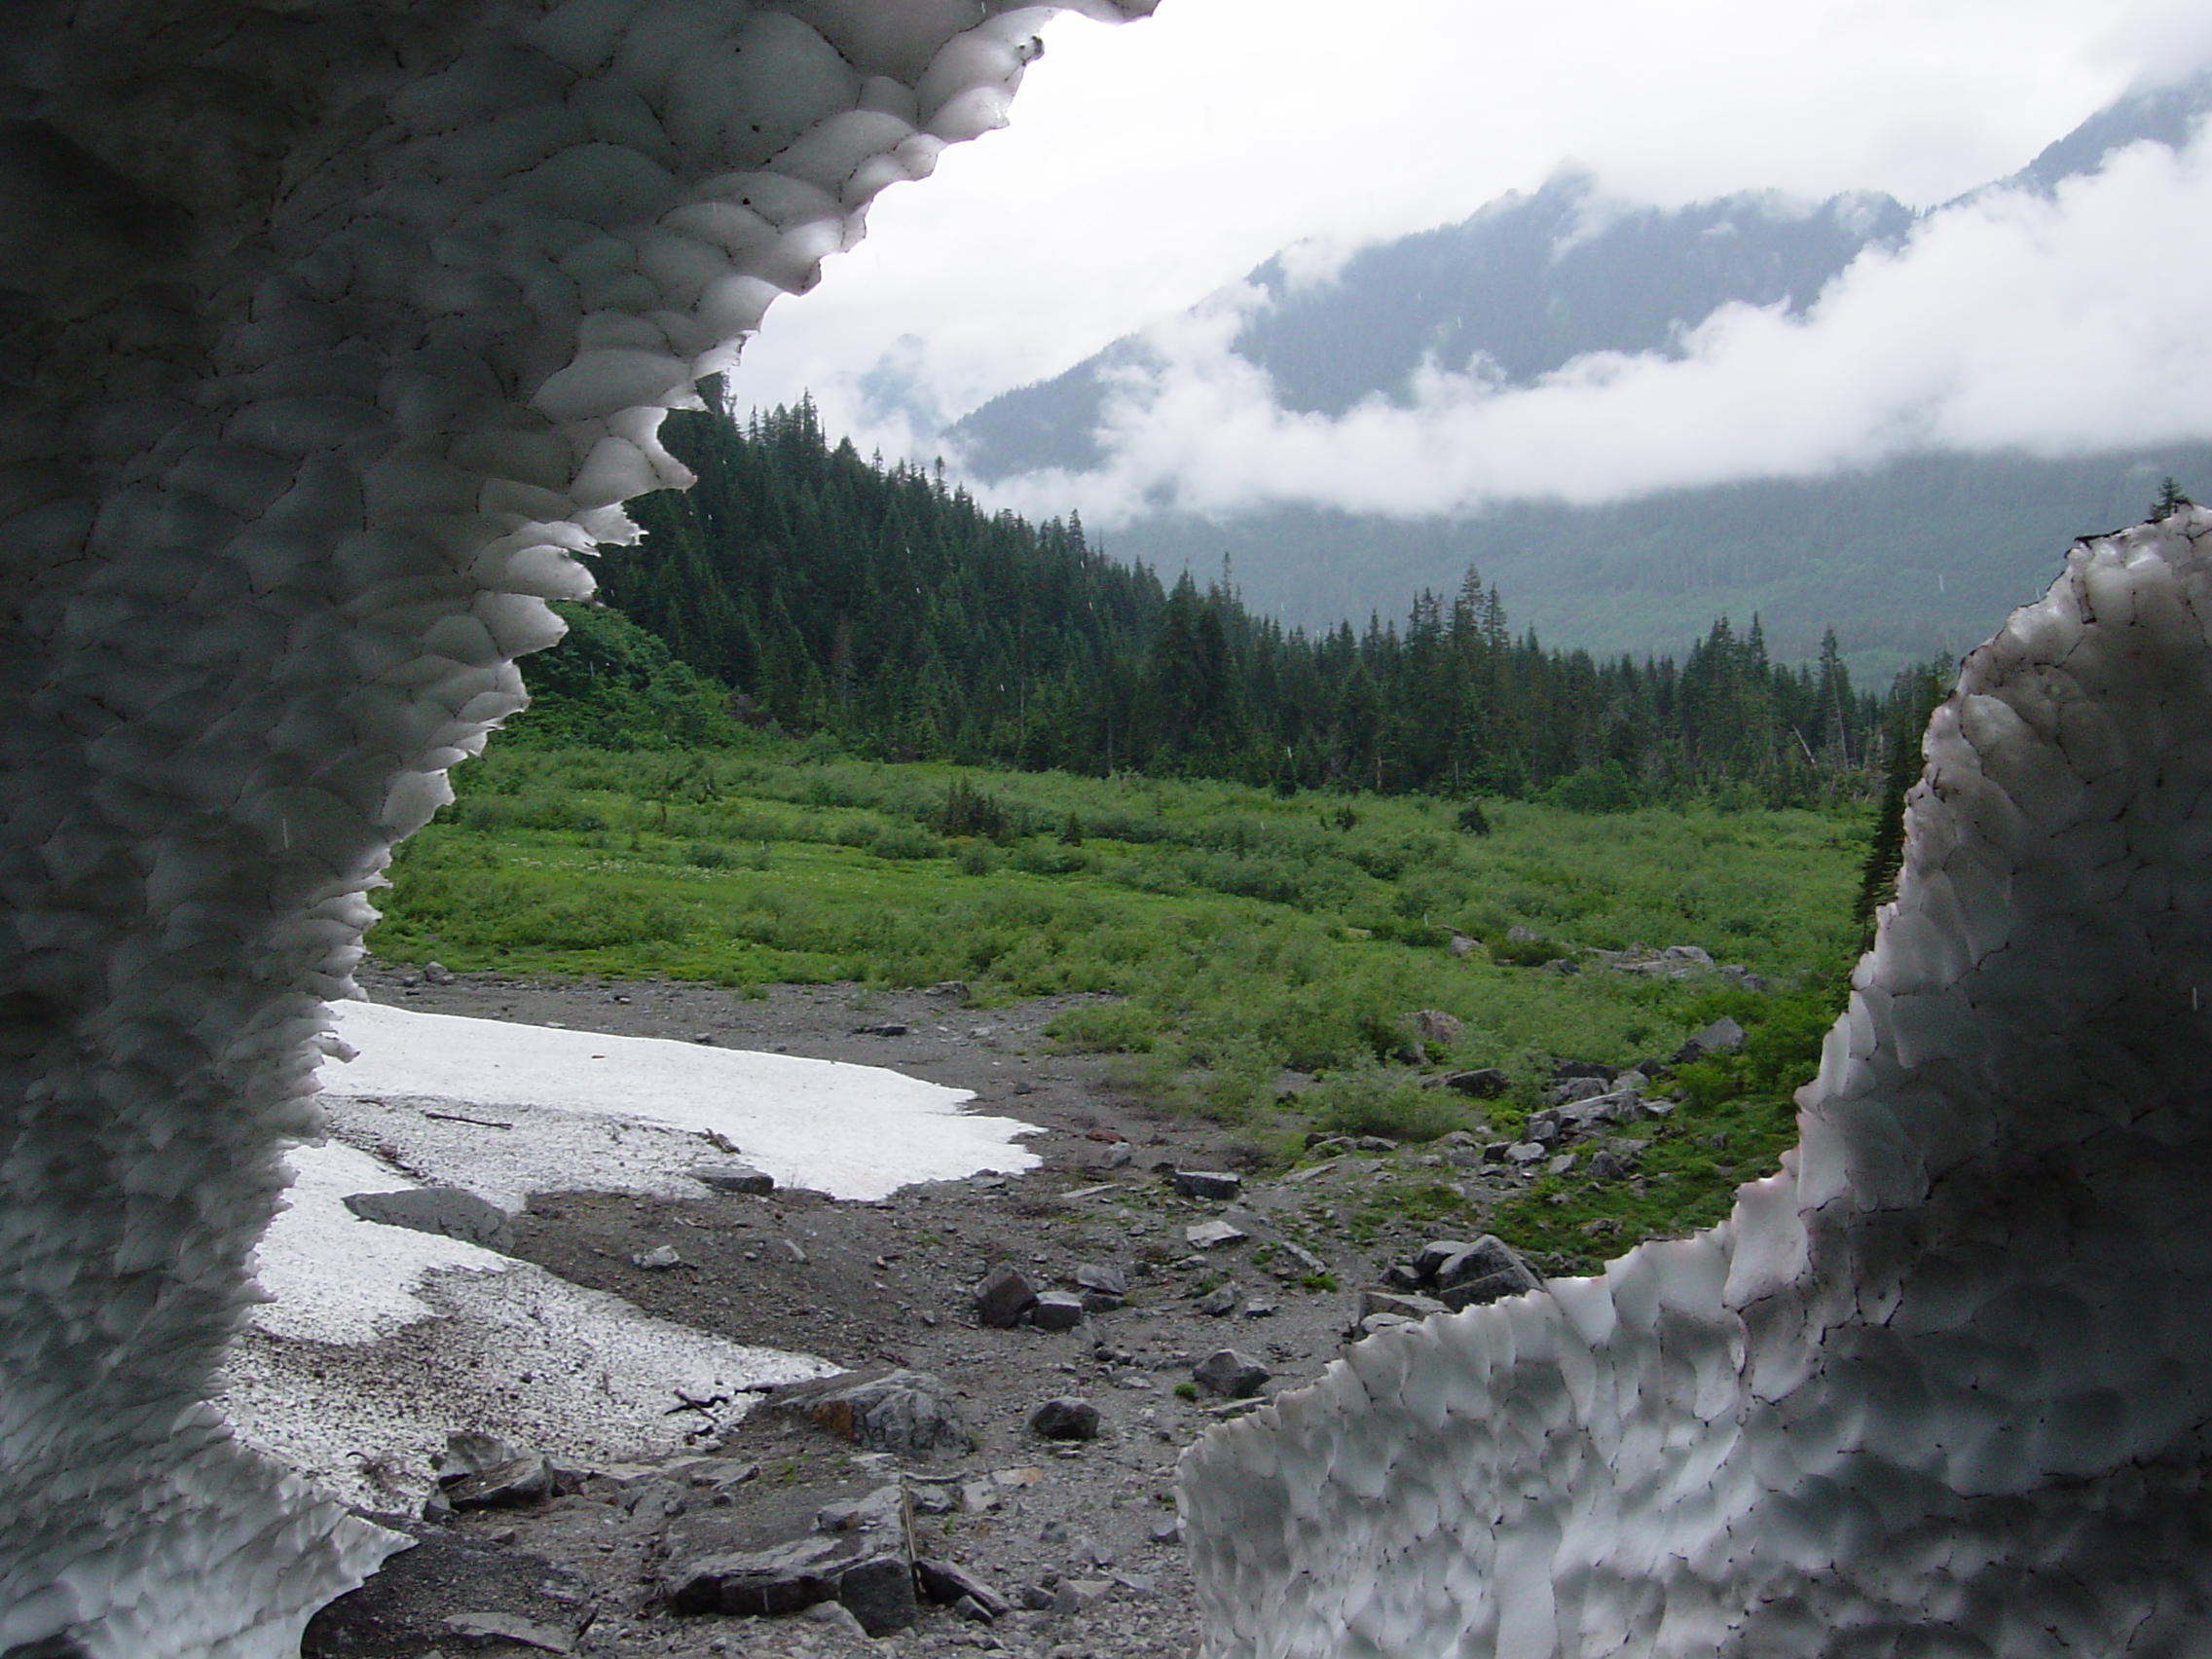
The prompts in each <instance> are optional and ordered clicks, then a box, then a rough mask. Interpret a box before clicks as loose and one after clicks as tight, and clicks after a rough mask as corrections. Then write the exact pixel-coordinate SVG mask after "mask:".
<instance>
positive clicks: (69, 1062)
mask: <svg viewBox="0 0 2212 1659" xmlns="http://www.w3.org/2000/svg"><path fill="white" fill-rule="evenodd" d="M1068 3H1069V0H1061V7H1060V9H1065V8H1066V5H1067V4H1068ZM1073 3H1074V4H1075V6H1076V9H1079V10H1084V11H1088V12H1091V13H1093V14H1095V15H1098V16H1101V17H1107V18H1111V17H1116V16H1119V15H1121V14H1122V13H1123V12H1124V11H1125V12H1137V11H1142V10H1146V9H1148V8H1147V7H1146V6H1144V5H1143V4H1142V0H1128V3H1127V4H1122V3H1120V0H1073ZM1052 9H1053V8H1051V7H1010V6H1006V5H1003V4H999V3H997V0H781V3H774V4H755V3H751V0H440V3H439V4H435V5H415V4H407V5H402V4H391V3H386V0H133V3H130V4H94V3H90V0H20V3H18V4H16V5H13V6H11V7H10V8H9V10H8V14H7V18H6V25H7V26H6V28H5V29H4V30H0V103H4V105H5V120H4V121H0V222H4V223H5V224H6V226H7V235H6V237H5V238H0V346H4V348H5V350H0V380H4V382H5V387H4V395H0V556H4V557H5V559H6V561H7V566H6V573H7V581H6V584H5V593H6V600H5V608H4V609H0V905H4V914H5V921H6V924H7V925H6V926H5V927H4V928H0V1114H4V1118H0V1357H4V1363H5V1384H4V1387H0V1520H4V1521H5V1523H6V1524H5V1526H4V1527H0V1652H4V1651H6V1650H8V1649H10V1648H13V1647H16V1646H28V1645H31V1644H37V1643H56V1644H59V1645H61V1646H66V1647H73V1648H75V1649H81V1650H82V1651H83V1652H85V1653H87V1654H90V1655H92V1656H93V1659H172V1656H173V1659H199V1656H203V1655H206V1656H215V1655H221V1656H223V1659H275V1656H276V1655H283V1654H291V1653H296V1652H297V1651H298V1641H299V1635H300V1631H301V1628H302V1626H303V1625H304V1623H305V1621H306V1619H307V1617H308V1615H309V1614H310V1613H311V1612H312V1611H313V1609H314V1608H315V1607H317V1606H319V1605H320V1604H323V1603H324V1602H326V1601H328V1600H329V1599H330V1598H331V1597H332V1596H334V1595H336V1594H338V1593H340V1592H342V1591H344V1590H345V1589H347V1588H349V1587H350V1586H351V1585H352V1584H354V1583H357V1582H358V1581H359V1580H360V1578H361V1577H362V1575H363V1574H365V1573H366V1572H368V1571H370V1570H371V1569H373V1568H374V1567H375V1566H376V1564H377V1563H378V1562H379V1561H381V1560H382V1559H383V1557H384V1556H385V1554H386V1553H387V1551H388V1550H389V1549H390V1548H391V1547H393V1545H394V1543H395V1542H396V1540H395V1539H394V1538H393V1537H392V1536H391V1535H389V1534H387V1533H386V1532H384V1531H382V1530H379V1529H377V1528H375V1527H372V1526H370V1525H368V1524H366V1523H364V1522H361V1521H358V1520H355V1519H353V1518H351V1517H350V1516H349V1515H347V1514H346V1513H345V1512H344V1511H343V1510H342V1509H341V1508H339V1507H338V1505H336V1504H335V1503H334V1502H332V1501H330V1500H329V1499H328V1498H327V1497H322V1496H317V1495H316V1494H315V1493H313V1492H311V1491H309V1490H308V1489H307V1488H305V1487H304V1486H302V1485H301V1484H300V1483H299V1482H298V1481H297V1480H295V1479H293V1478H291V1477H290V1476H288V1475H286V1474H284V1473H283V1472H282V1471H281V1470H279V1469H278V1468H277V1467H276V1465H275V1464H273V1463H271V1462H270V1461H268V1460H267V1459H265V1458H264V1457H262V1456H258V1455H256V1454H253V1453H250V1452H248V1451H246V1450H244V1449H242V1448H241V1447H240V1445H239V1444H238V1443H237V1441H236V1440H235V1439H234V1438H233V1437H232V1436H231V1434H230V1432H229V1431H228V1429H227V1428H225V1427H224V1425H223V1424H222V1422H221V1420H220V1419H219V1417H218V1416H217V1415H216V1413H215V1412H214V1411H213V1410H212V1409H211V1408H210V1406H209V1405H208V1404H207V1402H208V1401H209V1400H210V1399H211V1398H212V1395H213V1391H214V1389H215V1387H216V1385H217V1383H218V1373H219V1368H220V1366H221V1364H222V1361H223V1356H224V1352H225V1349H226V1346H227V1345H228V1344H229V1343H230V1341H231V1339H232V1337H233V1335H234V1334H235V1333H236V1332H237V1331H239V1330H240V1328H241V1325H242V1323H243V1321H244V1319H245V1317H246V1315H247V1313H248V1312H249V1311H250V1309H251V1308H252V1307H253V1305H254V1303H255V1300H256V1297H257V1295H258V1292H257V1291H256V1290H255V1288H254V1285H253V1283H252V1280H251V1277H250V1275H249V1272H248V1261H249V1255H250V1252H251V1251H252V1249H253V1246H254V1244H255V1241H256V1240H257V1239H258V1238H259V1237H260V1236H261V1235H262V1234H263V1231H264V1229H265V1228H266V1227H267V1226H268V1223H269V1220H270V1217H271V1215H272V1213H273V1212H274V1210H275V1208H276V1204H277V1202H278V1199H279V1196H280V1194H281V1192H282V1190H283V1187H284V1184H285V1181H286V1178H287V1177H286V1169H285V1165H284V1163H283V1161H282V1154H283V1151H284V1149H285V1147H286V1146H287V1145H290V1144H295V1143H299V1142H303V1141H309V1140H313V1138H315V1137H316V1136H317V1135H318V1134H319V1133H320V1131H321V1128H322V1120H321V1116H320V1113H319V1111H318V1110H317V1108H316V1107H315V1105H314V1103H313V1099H312V1091H313V1064H314V1060H315V1057H316V1056H315V1053H314V1049H313V1045H314V1042H315V1040H316V1038H317V1035H318V1032H319V1031H320V1029H321V1026H322V1024H323V1019H324V1015H323V1012H322V1007H323V1004H324V1003H325V1002H326V1001H327V1000H329V999H332V998H337V997H340V996H343V995H344V993H345V992H346V990H347V989H348V986H349V976H350V972H351V970H352V968H353V966H354V964H355V963H356V961H357V960H358V958H359V950H360V935H361V931H362V929H363V928H364V927H365V926H366V925H367V924H368V923H369V922H370V921H372V920H373V919H374V912H373V911H372V910H371V908H370V907H369V905H368V903H367V901H366V899H365V897H364V894H365V892H366V890H367V889H368V888H369V887H371V886H373V885H374V884H375V883H376V882H377V881H378V879H379V872H380V871H381V870H382V869H383V867H384V866H385V864H386V862H387V858H388V856H389V851H390V847H391V844H392V842H393V841H394V840H395V839H397V838H398V837H400V836H403V835H405V834H407V833H408V832H410V831H411V830H415V829H416V828H418V827H420V826H421V825H422V824H423V823H424V822H425V821H426V820H427V818H428V817H429V815H430V814H431V813H432V812H434V811H435V810H436V809H437V807H438V806H439V804H440V803H442V802H443V801H445V800H447V799H449V798H450V792H449V791H448V789H447V786H446V781H445V776H444V774H445V771H446V769H447V768H448V767H450V766H452V765H453V764H454V763H455V762H457V761H459V760H461V758H463V757H465V756H468V755H471V754H473V753H475V752H477V751H478V750H479V749H480V748H481V747H482V744H483V742H484V737H485V733H486V732H487V731H488V730H489V729H490V728H491V727H492V726H494V725H496V724H497V723H498V721H499V720H501V719H504V718H505V717H506V716H508V715H510V714H512V713H514V712H515V711H516V710H517V709H519V708H520V707H522V705H523V701H524V694H523V687H522V681H521V679H520V677H519V675H518V674H517V672H516V670H515V667H514V663H513V659H514V658H515V657H517V656H520V655H522V654H524V653H527V652H529V651H533V650H537V649H541V648H543V647H544V646H546V645H551V644H552V643H553V642H554V641H555V640H556V639H558V638H559V637H560V633H561V624H560V622H559V620H558V619H557V618H556V617H555V616H554V614H553V613H552V611H551V610H550V609H549V608H548V607H547V605H546V601H547V600H550V599H559V598H577V597H582V596H584V595H587V594H588V593H589V592H590V591H591V578H590V576H589V574H588V572H587V571H585V569H584V567H583V566H582V565H581V564H579V563H578V562H577V561H576V560H575V558H574V557H573V555H575V554H577V553H581V552H586V551H588V550H589V549H590V548H591V547H592V545H593V544H594V543H604V542H613V541H622V540H625V539H630V538H633V537H634V535H635V531H634V529H633V527H631V525H630V524H629V521H628V520H627V519H626V518H625V517H624V515H623V513H622V510H621V505H620V503H621V502H622V501H623V500H624V499H625V498H628V497H631V496H635V495H638V494H640V493H642V492H645V491H650V490H655V489H660V488H664V487H667V486H671V485H682V484H684V483H686V482H688V475H687V474H686V473H685V471H684V469H683V468H682V466H681V465H680V464H678V463H677V462H676V461H674V460H673V459H672V458H671V457H670V456H669V455H668V453H667V452H666V451H665V450H664V449H662V448H661V446H660V444H659V443H658V441H657V439H656V437H655V435H654V434H655V430H656V428H657V425H658V423H659V420H660V418H661V415H662V414H663V413H664V412H665V411H666V410H668V409H670V408H676V407H683V406H686V405H688V404H690V403H692V402H693V401H694V396H695V394H694V393H693V391H692V386H693V383H694V381H695V380H696V379H697V378H698V377H700V376H702V375H704V374H707V373H709V372H712V371H715V370H719V369H722V368H726V367H727V366H728V365H729V364H730V363H731V362H732V361H733V360H734V358H735V354H736V351H737V350H738V348H739V345H740V343H741V341H742V339H743V337H744V336H745V335H746V334H747V333H748V332H749V331H750V330H752V329H753V328H755V327H756V325H757V324H758V322H759V320H760V317H761V313H762V312H763V311H764V309H765V308H766V307H767V305H768V304H769V302H770V301H771V300H772V299H773V298H774V297H775V296H777V295H778V294H780V293H787V292H793V291H797V290H800V289H803V288H805V287H807V286H808V285H810V284H811V283H812V282H813V280H814V278H815V275H816V272H817V269H818V267H819V264H820V261H821V260H822V258H823V257H824V256H825V255H827V254H830V253H832V252H835V251H836V250H838V249H840V248H843V247H847V246H850V245H851V244H852V242H853V241H854V240H856V239H857V238H858V237H859V235H860V233H861V229H862V224H863V217H864V215H865V212H866V206H867V203H868V202H869V200H870V199H871V198H872V197H873V196H874V195H875V194H876V193H877V192H878V191H880V190H881V189H882V188H883V187H884V186H885V185H887V184H889V183H892V182H894V181H897V180H900V179H907V178H916V177H919V176H921V175H923V174H925V173H927V172H928V171H929V170H930V168H931V166H933V165H934V163H935V161H936V158H937V155H938V154H939V152H940V149H941V148H942V146H943V145H944V144H946V143H948V142H953V141H956V140H958V139H961V138H966V137H970V136H973V135H974V134H976V133H977V132H979V131H982V130H984V129H987V128H989V127H992V126H994V125H996V124H997V123H998V122H999V121H1000V120H1001V119H1002V117H1003V111H1004V109H1005V106H1006V103H1007V100H1008V98H1009V97H1010V96H1011V95H1012V93H1013V92H1014V87H1015V85H1016V84H1017V82H1018V81H1019V78H1020V74H1021V69H1022V65H1023V64H1024V62H1025V61H1026V60H1027V59H1028V57H1029V56H1030V55H1032V48H1031V42H1032V40H1033V36H1034V32H1035V29H1036V26H1037V24H1038V23H1039V22H1040V21H1041V20H1042V18H1044V17H1045V16H1047V15H1048V13H1049V12H1050V11H1051V10H1052Z"/></svg>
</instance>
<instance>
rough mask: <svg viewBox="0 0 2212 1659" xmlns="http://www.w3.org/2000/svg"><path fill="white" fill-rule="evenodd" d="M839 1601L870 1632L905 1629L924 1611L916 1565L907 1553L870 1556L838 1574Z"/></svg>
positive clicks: (874, 1633)
mask: <svg viewBox="0 0 2212 1659" xmlns="http://www.w3.org/2000/svg"><path fill="white" fill-rule="evenodd" d="M837 1601H838V1603H839V1604H841V1605H842V1606H843V1607H844V1608H845V1610H846V1611H847V1612H849V1613H851V1614H852V1616H853V1617H854V1618H856V1619H858V1620H859V1621H860V1628H861V1630H862V1631H863V1632H865V1633H866V1635H868V1636H889V1635H890V1634H891V1633H892V1632H893V1631H896V1630H904V1629H905V1628H906V1627H907V1626H908V1625H910V1624H912V1623H913V1622H914V1618H915V1615H916V1614H917V1613H918V1612H919V1611H920V1608H919V1606H918V1605H917V1603H916V1599H915V1595H914V1569H913V1568H912V1567H909V1566H907V1564H906V1558H905V1557H904V1556H903V1555H879V1556H870V1557H869V1558H868V1559H867V1560H866V1561H862V1562H855V1563H854V1564H853V1565H852V1566H851V1567H846V1568H845V1570H844V1571H842V1572H840V1573H839V1574H838V1575H837Z"/></svg>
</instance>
